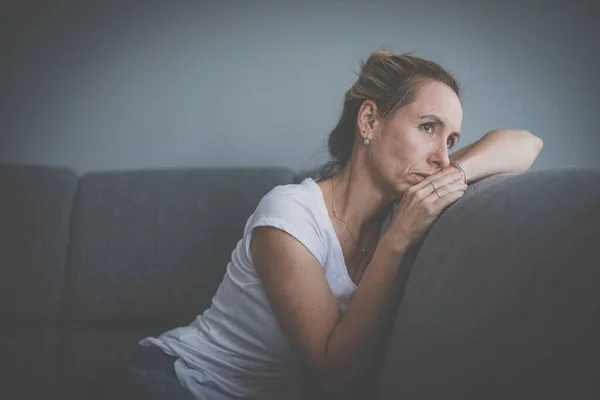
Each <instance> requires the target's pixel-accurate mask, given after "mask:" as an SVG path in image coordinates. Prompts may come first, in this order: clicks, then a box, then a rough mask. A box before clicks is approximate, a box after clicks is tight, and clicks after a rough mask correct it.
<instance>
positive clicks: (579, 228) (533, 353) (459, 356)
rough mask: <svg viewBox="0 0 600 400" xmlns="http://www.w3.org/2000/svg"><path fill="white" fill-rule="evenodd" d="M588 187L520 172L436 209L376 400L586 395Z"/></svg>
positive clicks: (593, 235)
mask: <svg viewBox="0 0 600 400" xmlns="http://www.w3.org/2000/svg"><path fill="white" fill-rule="evenodd" d="M598 182H600V170H594V169H583V168H565V169H561V170H544V171H532V172H528V173H525V174H521V175H517V176H512V177H510V178H508V179H503V180H501V181H499V182H496V183H494V184H492V185H488V186H486V187H484V188H483V189H482V190H479V191H477V192H475V193H470V194H469V193H468V194H467V195H465V197H463V198H462V199H461V200H460V201H458V202H457V203H456V204H454V205H453V206H452V207H451V209H449V210H448V211H447V212H446V213H445V214H444V215H442V217H440V219H439V220H438V221H437V223H436V224H435V226H434V227H433V228H432V230H431V231H430V232H429V234H428V236H427V238H426V239H425V241H424V242H423V244H422V247H421V250H420V252H419V255H418V257H417V259H416V260H415V263H414V266H413V269H412V272H411V275H410V277H409V281H408V284H407V286H406V291H405V293H404V297H403V299H402V302H401V305H400V307H399V308H398V310H397V314H396V316H395V320H394V326H393V329H392V332H391V335H390V341H389V346H388V348H387V352H386V357H385V361H384V365H383V370H382V374H381V379H380V387H379V390H380V394H381V398H382V399H388V398H389V399H391V398H394V399H396V398H403V399H428V398H461V399H481V398H485V399H491V398H548V397H552V398H574V397H577V396H578V395H583V394H585V395H587V394H591V395H593V396H598V395H599V394H600V391H599V390H598V386H597V385H598V384H597V383H595V382H597V381H596V380H594V379H593V378H597V375H598V373H597V371H598V369H597V366H596V364H597V359H598V357H599V356H600V351H599V350H600V345H599V342H598V337H600V290H598V282H600V268H599V265H600V264H599V263H598V245H599V244H600V233H599V232H600V216H599V214H598V212H597V208H598V206H599V205H600V184H598ZM578 398H581V397H578ZM586 398H587V397H586ZM595 398H598V397H595Z"/></svg>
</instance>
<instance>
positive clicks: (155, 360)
mask: <svg viewBox="0 0 600 400" xmlns="http://www.w3.org/2000/svg"><path fill="white" fill-rule="evenodd" d="M176 360H177V357H173V356H170V355H168V354H166V353H165V352H163V351H162V350H160V349H158V348H156V347H152V346H142V345H138V346H136V347H135V348H133V349H132V350H131V351H129V352H128V353H127V354H126V355H125V357H124V359H123V360H122V362H121V363H119V365H118V366H117V368H116V369H115V370H114V371H112V373H111V374H110V375H109V378H108V379H106V381H105V384H104V385H103V386H104V388H103V395H102V396H101V397H102V398H103V399H106V400H108V399H112V400H114V399H127V400H134V399H146V400H166V399H170V400H194V396H193V395H192V393H191V392H190V391H189V390H188V389H186V388H185V387H183V386H182V385H181V383H180V382H179V379H178V378H177V374H176V373H175V366H174V363H175V361H176Z"/></svg>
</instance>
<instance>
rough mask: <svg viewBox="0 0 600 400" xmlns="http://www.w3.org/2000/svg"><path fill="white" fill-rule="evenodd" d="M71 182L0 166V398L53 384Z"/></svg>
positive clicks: (70, 175)
mask: <svg viewBox="0 0 600 400" xmlns="http://www.w3.org/2000/svg"><path fill="white" fill-rule="evenodd" d="M76 187H77V176H76V174H75V173H74V172H73V171H70V170H68V169H65V168H49V167H38V166H28V165H19V166H17V165H0V321H2V324H1V328H0V354H1V356H0V371H2V377H1V382H2V388H3V391H5V393H14V392H13V391H12V390H11V387H13V388H17V389H16V390H18V393H20V394H21V395H23V396H24V398H27V397H29V396H28V395H27V394H26V393H29V394H30V395H31V396H32V397H33V396H37V395H41V394H44V393H46V392H47V390H48V388H49V386H52V385H53V384H54V382H55V381H56V378H57V374H58V368H57V365H58V363H59V360H60V350H59V349H60V348H61V347H62V346H64V342H63V341H62V339H61V338H62V336H61V334H60V333H61V330H62V326H64V313H63V311H64V303H63V300H64V299H63V294H64V285H65V266H66V259H67V248H68V243H69V224H70V217H71V208H72V204H73V199H74V196H75V192H76Z"/></svg>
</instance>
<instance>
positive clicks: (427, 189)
mask: <svg viewBox="0 0 600 400" xmlns="http://www.w3.org/2000/svg"><path fill="white" fill-rule="evenodd" d="M423 182H425V181H423ZM423 182H421V183H423ZM456 182H462V173H461V172H454V171H453V172H450V173H448V174H445V175H443V176H442V177H438V178H436V179H434V180H431V181H430V182H428V183H426V184H425V185H424V186H422V187H421V188H417V190H418V191H420V192H422V193H421V194H422V196H423V198H426V197H429V195H431V194H432V193H435V191H436V189H437V190H438V191H439V190H440V189H441V188H443V187H445V186H447V185H450V184H453V183H456ZM463 183H464V182H463ZM440 194H442V193H440Z"/></svg>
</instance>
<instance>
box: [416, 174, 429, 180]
mask: <svg viewBox="0 0 600 400" xmlns="http://www.w3.org/2000/svg"><path fill="white" fill-rule="evenodd" d="M415 175H416V176H418V177H419V178H420V180H423V179H425V178H427V177H428V176H429V175H427V174H415Z"/></svg>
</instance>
